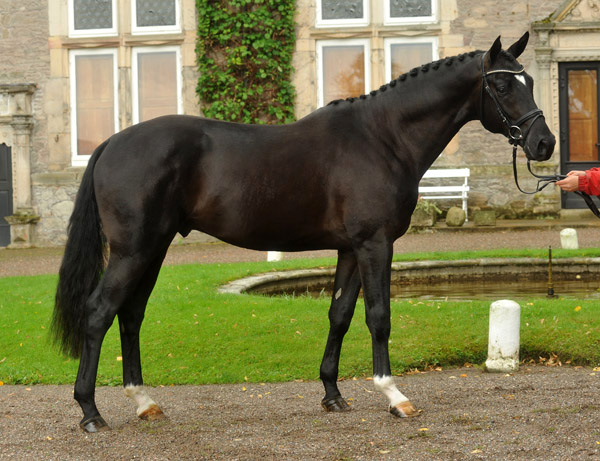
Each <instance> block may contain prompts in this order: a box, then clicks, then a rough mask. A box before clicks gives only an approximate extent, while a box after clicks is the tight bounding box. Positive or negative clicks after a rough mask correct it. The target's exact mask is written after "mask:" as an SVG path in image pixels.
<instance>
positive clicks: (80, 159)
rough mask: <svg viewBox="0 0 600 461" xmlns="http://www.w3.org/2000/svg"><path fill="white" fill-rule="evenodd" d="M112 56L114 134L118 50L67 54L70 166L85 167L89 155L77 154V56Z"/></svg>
mask: <svg viewBox="0 0 600 461" xmlns="http://www.w3.org/2000/svg"><path fill="white" fill-rule="evenodd" d="M90 55H112V57H113V99H114V121H115V129H114V131H115V133H117V132H118V131H119V80H118V50H117V48H98V49H93V50H86V49H80V50H71V51H70V52H69V81H70V87H71V88H70V112H71V164H72V165H73V166H86V165H87V163H88V160H89V159H90V157H91V156H90V155H79V153H78V152H77V73H76V58H77V56H90Z"/></svg>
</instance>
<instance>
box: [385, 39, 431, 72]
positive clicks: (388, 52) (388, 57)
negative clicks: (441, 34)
mask: <svg viewBox="0 0 600 461" xmlns="http://www.w3.org/2000/svg"><path fill="white" fill-rule="evenodd" d="M418 43H428V44H430V45H431V60H432V61H437V60H438V59H439V49H438V48H439V41H438V38H437V37H415V38H386V39H385V40H384V42H383V44H384V54H385V81H386V82H389V81H391V80H392V79H394V78H397V77H398V75H392V45H414V44H418ZM423 64H426V63H423Z"/></svg>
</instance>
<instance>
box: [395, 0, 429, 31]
mask: <svg viewBox="0 0 600 461" xmlns="http://www.w3.org/2000/svg"><path fill="white" fill-rule="evenodd" d="M383 4H384V10H385V11H384V16H385V17H384V24H386V25H392V24H415V23H431V22H436V21H437V0H384V2H383Z"/></svg>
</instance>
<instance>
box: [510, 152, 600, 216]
mask: <svg viewBox="0 0 600 461" xmlns="http://www.w3.org/2000/svg"><path fill="white" fill-rule="evenodd" d="M512 156H513V175H514V177H515V184H516V186H517V189H519V191H520V192H522V193H523V194H528V195H531V194H536V193H538V192H540V191H541V190H543V189H544V188H545V187H547V186H549V185H550V184H554V183H556V182H557V181H560V180H561V179H565V178H566V177H567V176H566V175H563V174H556V175H548V176H542V175H538V174H535V173H534V172H533V171H531V163H530V161H529V160H527V169H528V170H529V173H531V175H532V176H533V177H535V178H538V183H537V187H536V188H535V190H534V191H531V192H528V191H525V190H523V189H522V188H521V186H520V185H519V180H518V178H517V146H513V155H512ZM574 193H575V194H577V195H579V196H580V197H581V198H582V199H583V200H584V201H585V203H586V205H587V206H588V208H589V209H590V211H591V212H592V213H594V215H595V216H596V217H597V218H600V210H599V209H598V207H597V206H596V204H595V203H594V200H593V199H592V197H590V195H589V194H586V193H585V192H581V191H574Z"/></svg>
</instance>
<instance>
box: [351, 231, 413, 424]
mask: <svg viewBox="0 0 600 461" xmlns="http://www.w3.org/2000/svg"><path fill="white" fill-rule="evenodd" d="M392 248H393V246H392V242H388V241H386V240H384V239H381V240H379V241H370V242H366V243H365V244H364V245H362V246H361V248H359V249H358V250H357V252H356V254H357V259H358V265H359V270H360V277H361V281H362V286H363V292H364V298H365V309H366V321H367V326H368V327H369V331H370V333H371V341H372V344H373V382H374V384H375V388H376V389H377V390H379V391H380V392H382V393H383V394H384V395H385V396H386V397H387V398H388V400H389V405H390V406H389V410H390V413H392V414H393V415H394V416H398V417H402V418H406V417H411V416H417V415H418V414H419V413H418V411H417V410H416V409H415V407H414V406H413V405H412V404H411V403H410V401H409V400H408V398H407V397H406V396H404V395H403V394H402V393H401V392H400V391H399V390H398V388H397V387H396V385H395V383H394V378H393V377H392V372H391V368H390V355H389V350H388V341H389V338H390V330H391V321H390V277H391V263H392Z"/></svg>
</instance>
